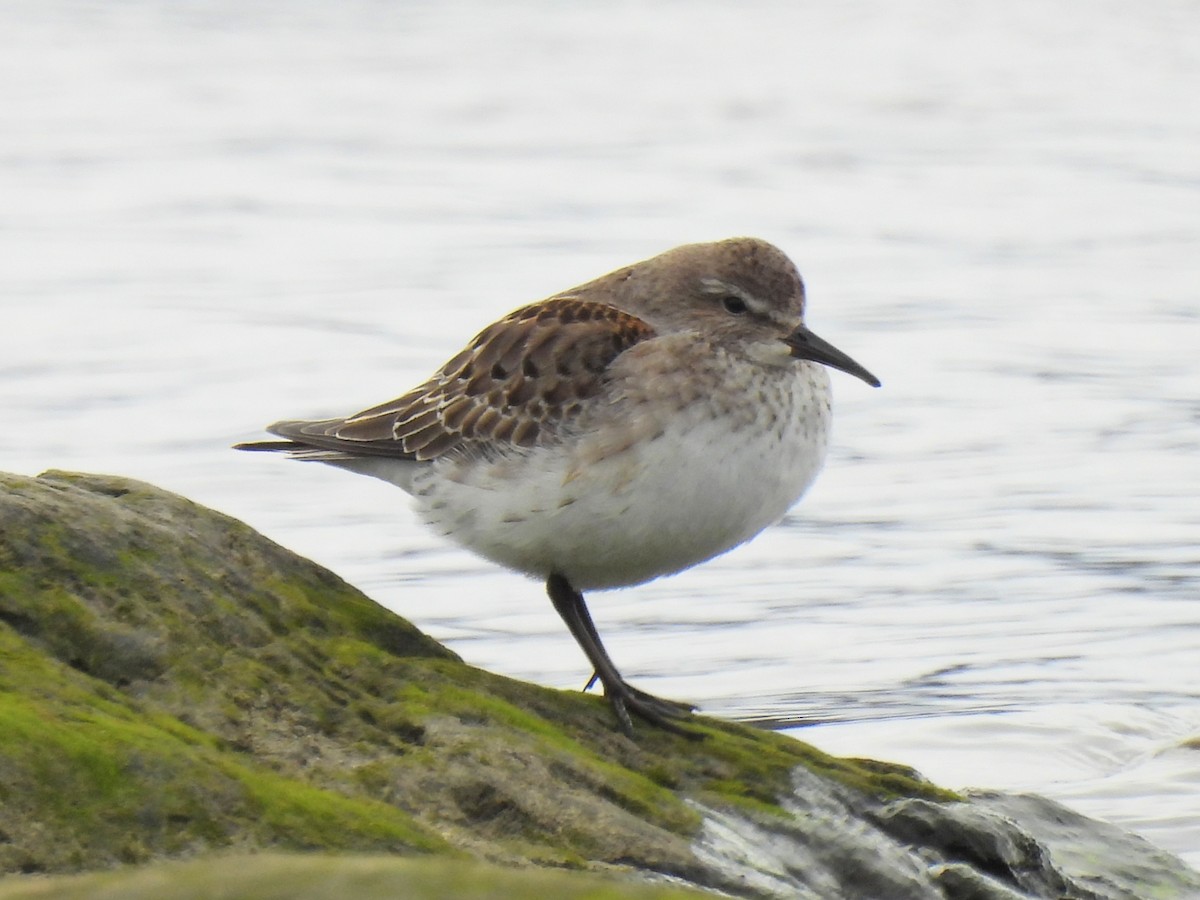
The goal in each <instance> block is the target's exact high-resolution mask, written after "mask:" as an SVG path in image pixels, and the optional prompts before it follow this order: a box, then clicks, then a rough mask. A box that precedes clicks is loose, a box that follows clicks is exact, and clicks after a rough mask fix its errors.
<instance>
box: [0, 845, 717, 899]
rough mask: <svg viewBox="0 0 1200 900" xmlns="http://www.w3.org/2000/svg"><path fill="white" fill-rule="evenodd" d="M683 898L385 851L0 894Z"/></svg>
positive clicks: (257, 860) (669, 890) (12, 884)
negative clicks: (376, 854)
mask: <svg viewBox="0 0 1200 900" xmlns="http://www.w3.org/2000/svg"><path fill="white" fill-rule="evenodd" d="M216 896H220V897H222V898H225V900H343V898H346V897H354V898H357V900H375V898H379V900H394V898H397V897H403V898H404V900H446V898H451V897H452V898H454V900H528V898H531V897H554V898H556V900H688V898H701V897H711V896H712V895H711V894H708V893H700V892H698V891H689V890H684V889H682V888H677V887H667V886H662V885H648V884H640V883H637V882H634V881H628V880H625V881H618V880H615V879H612V878H601V877H598V876H596V875H588V874H582V873H567V872H547V871H536V870H524V871H514V870H512V869H503V868H500V867H499V866H494V865H487V864H484V863H478V862H476V863H465V862H461V861H453V862H452V861H443V860H419V859H391V858H386V857H345V856H339V857H333V856H281V855H278V854H267V855H263V856H248V857H247V856H244V857H228V858H218V859H213V860H198V861H194V862H187V863H173V864H169V865H160V866H154V867H151V868H145V869H140V870H133V871H124V872H114V873H108V874H103V875H89V876H85V877H77V878H55V879H49V880H46V879H38V880H27V879H19V878H18V879H11V880H9V881H7V882H5V883H2V884H0V900H33V898H39V900H85V898H86V900H98V898H99V900H110V898H111V900H117V898H120V900H159V898H161V897H171V898H173V900H207V898H211V897H216Z"/></svg>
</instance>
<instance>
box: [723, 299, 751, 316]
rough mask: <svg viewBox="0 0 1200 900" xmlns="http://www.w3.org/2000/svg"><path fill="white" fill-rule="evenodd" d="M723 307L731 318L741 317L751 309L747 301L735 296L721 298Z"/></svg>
mask: <svg viewBox="0 0 1200 900" xmlns="http://www.w3.org/2000/svg"><path fill="white" fill-rule="evenodd" d="M721 305H722V306H724V307H725V312H727V313H729V314H730V315H731V316H740V315H742V313H744V312H746V310H747V309H749V307H748V306H746V301H745V300H743V299H742V298H741V297H736V296H734V295H733V294H729V295H728V296H725V297H722V298H721Z"/></svg>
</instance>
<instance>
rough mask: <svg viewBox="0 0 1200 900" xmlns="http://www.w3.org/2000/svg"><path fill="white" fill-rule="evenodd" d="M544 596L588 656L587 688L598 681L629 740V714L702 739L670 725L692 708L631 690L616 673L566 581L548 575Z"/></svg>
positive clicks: (581, 602) (576, 593) (584, 607)
mask: <svg viewBox="0 0 1200 900" xmlns="http://www.w3.org/2000/svg"><path fill="white" fill-rule="evenodd" d="M546 593H547V594H549V595H550V601H551V602H552V603H553V604H554V608H555V609H556V610H557V611H558V614H559V616H560V617H561V618H562V620H563V622H564V623H565V624H566V626H567V628H568V629H570V631H571V635H572V636H573V637H574V638H575V641H576V643H578V644H579V646H580V648H581V649H582V650H583V652H584V654H585V655H586V656H587V658H588V662H590V663H591V664H592V668H593V669H595V674H594V675H593V676H592V681H589V682H588V686H589V687H590V686H591V684H592V682H593V681H595V680H596V679H599V680H600V683H601V684H603V685H604V695H605V696H606V697H607V698H608V702H609V703H610V704H611V705H612V708H613V712H614V713H615V714H616V716H617V722H618V723H619V724H620V726H621V730H622V731H624V732H625V733H626V734H627V735H629V736H630V737H632V736H633V721H632V720H631V719H630V713H632V714H633V715H635V716H637V717H638V718H641V719H645V720H646V721H647V722H650V723H651V724H653V725H657V726H658V727H660V728H665V729H666V730H667V731H672V732H674V733H676V734H682V735H685V736H686V737H689V738H693V739H699V738H701V737H703V735H701V734H698V733H697V732H694V731H689V730H687V729H686V728H681V727H680V726H679V725H676V724H675V722H673V721H672V719H678V718H680V717H682V716H686V715H687V714H688V713H690V712H691V710H692V707H690V706H687V705H685V704H682V703H675V702H673V701H670V700H660V699H659V698H658V697H654V696H652V695H651V694H647V693H646V692H645V691H639V690H638V689H637V688H634V687H630V686H629V685H628V684H627V683H626V682H625V679H624V678H622V677H621V673H620V672H618V671H617V667H616V665H614V664H613V661H612V659H610V658H609V655H608V652H607V651H606V650H605V649H604V644H603V643H601V641H600V635H599V633H598V632H597V631H596V625H595V623H594V622H592V616H591V614H590V613H589V612H588V608H587V604H586V603H585V602H584V599H583V595H582V594H581V593H579V591H577V590H575V588H574V587H572V586H571V583H570V582H569V581H567V579H566V578H564V577H563V576H561V575H557V574H555V575H551V576H550V577H549V578H548V579H547V580H546Z"/></svg>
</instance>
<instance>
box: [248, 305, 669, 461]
mask: <svg viewBox="0 0 1200 900" xmlns="http://www.w3.org/2000/svg"><path fill="white" fill-rule="evenodd" d="M654 333H655V332H654V329H653V328H651V327H650V326H649V325H648V324H646V322H644V321H643V320H641V319H639V318H638V317H637V316H633V315H631V314H629V313H626V312H623V311H621V310H619V309H617V308H616V307H613V306H609V305H607V304H603V303H595V302H591V301H586V300H580V299H577V298H574V297H571V296H559V297H554V298H551V299H550V300H546V301H544V302H541V303H536V304H533V305H531V306H525V307H522V308H521V309H518V310H516V311H515V312H512V313H510V314H509V315H507V316H505V317H504V318H503V319H500V320H499V321H497V322H495V323H494V324H492V325H489V326H488V327H487V328H485V329H484V330H483V331H481V332H480V333H479V334H478V335H477V336H476V337H475V338H474V340H472V341H471V343H470V344H468V345H467V347H466V348H465V349H464V350H463V351H462V352H461V353H459V354H457V355H456V356H454V357H453V358H452V359H450V361H449V362H447V363H446V364H445V365H444V366H442V368H441V369H440V370H438V372H437V373H435V374H434V375H433V377H432V378H430V379H429V380H428V381H426V382H425V383H424V384H422V385H420V386H419V387H417V388H414V389H413V390H411V391H409V392H408V393H406V394H404V395H403V396H401V397H398V398H396V399H395V400H391V401H388V402H387V403H382V404H380V405H378V406H373V407H371V408H369V409H365V410H363V411H362V412H359V413H355V414H354V415H352V416H348V417H346V418H344V419H323V420H319V421H286V422H276V423H275V424H274V425H271V426H270V427H269V428H268V429H267V430H268V431H270V432H271V433H272V434H275V435H278V436H279V437H282V438H286V439H287V440H288V441H291V442H294V444H288V443H287V442H278V441H275V442H260V444H259V445H258V448H260V449H284V448H287V449H292V450H299V449H302V448H317V449H320V450H335V451H340V452H342V453H345V454H348V455H352V456H384V457H394V458H399V459H410V460H418V461H424V460H432V459H436V458H438V457H440V456H444V455H446V454H448V453H456V452H471V451H479V452H485V451H486V450H487V449H489V448H497V447H499V448H500V449H501V450H503V449H506V448H519V447H533V446H537V445H538V444H539V443H542V442H545V441H550V440H553V439H554V437H555V435H557V434H558V433H559V432H560V430H561V429H562V428H563V427H564V426H565V425H567V424H568V423H569V422H570V421H571V420H572V419H574V418H575V417H576V416H578V414H579V411H580V408H581V406H580V403H579V401H581V400H586V399H587V398H589V397H592V396H594V395H595V394H597V393H598V392H599V391H600V390H602V389H603V386H604V379H605V373H606V372H607V370H608V367H609V366H610V365H611V364H612V362H613V360H615V359H616V358H617V357H618V356H620V355H621V354H622V353H624V352H625V351H626V350H628V349H629V348H630V347H632V346H633V345H635V344H637V343H640V342H641V341H644V340H646V339H648V338H651V337H653V336H654ZM243 446H245V447H246V448H247V449H256V445H254V444H248V445H243Z"/></svg>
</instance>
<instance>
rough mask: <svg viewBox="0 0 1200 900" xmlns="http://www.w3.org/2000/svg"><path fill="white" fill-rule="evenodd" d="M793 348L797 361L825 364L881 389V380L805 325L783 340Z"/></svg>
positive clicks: (793, 354)
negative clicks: (803, 360)
mask: <svg viewBox="0 0 1200 900" xmlns="http://www.w3.org/2000/svg"><path fill="white" fill-rule="evenodd" d="M783 342H784V343H785V344H787V345H788V346H789V347H791V348H792V356H794V357H796V359H811V360H812V361H813V362H819V363H824V364H825V365H827V366H830V367H831V368H834V369H840V370H841V371H843V372H845V373H846V374H848V375H853V376H854V377H855V378H861V379H862V380H863V381H865V382H866V383H867V384H869V385H871V387H879V379H878V378H876V377H875V376H874V375H872V374H871V373H870V372H868V371H867V370H866V369H864V368H863V367H862V366H860V365H859V364H858V363H856V362H855V361H854V360H852V359H851V358H850V357H849V356H847V355H846V354H845V353H843V352H842V351H841V350H839V349H838V348H837V347H835V346H833V344H831V343H829V341H825V340H822V339H821V338H819V337H817V336H816V335H815V334H813V333H812V332H811V331H809V330H808V329H807V328H805V327H804V326H803V325H801V326H800V327H799V328H797V329H796V330H795V331H793V332H792V333H791V334H789V335H788V336H787V337H785V338H784V339H783Z"/></svg>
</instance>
